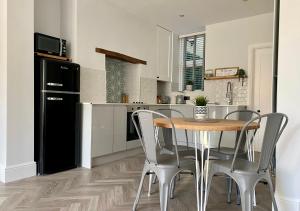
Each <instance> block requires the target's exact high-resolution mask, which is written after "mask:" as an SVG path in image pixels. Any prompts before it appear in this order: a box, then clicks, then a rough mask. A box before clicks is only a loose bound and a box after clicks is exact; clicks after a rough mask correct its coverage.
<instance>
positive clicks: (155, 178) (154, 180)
mask: <svg viewBox="0 0 300 211" xmlns="http://www.w3.org/2000/svg"><path fill="white" fill-rule="evenodd" d="M156 181H157V176H156V174H154V176H153V179H152V184H155V183H156Z"/></svg>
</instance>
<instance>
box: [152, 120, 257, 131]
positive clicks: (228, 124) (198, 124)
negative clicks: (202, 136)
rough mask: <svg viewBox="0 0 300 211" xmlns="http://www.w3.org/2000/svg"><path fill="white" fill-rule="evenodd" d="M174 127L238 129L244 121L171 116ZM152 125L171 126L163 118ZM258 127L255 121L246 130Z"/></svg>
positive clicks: (215, 129) (213, 129)
mask: <svg viewBox="0 0 300 211" xmlns="http://www.w3.org/2000/svg"><path fill="white" fill-rule="evenodd" d="M171 120H172V122H173V124H174V126H175V128H177V129H187V130H199V131H239V130H242V128H243V126H244V124H245V123H246V122H245V121H240V120H229V119H200V120H198V119H193V118H171ZM154 125H155V126H158V127H163V128H172V125H171V123H170V121H168V120H167V119H165V118H157V119H154ZM257 128H259V125H258V124H257V123H251V124H250V125H249V127H248V128H247V129H248V130H253V129H257Z"/></svg>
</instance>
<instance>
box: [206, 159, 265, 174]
mask: <svg viewBox="0 0 300 211" xmlns="http://www.w3.org/2000/svg"><path fill="white" fill-rule="evenodd" d="M231 164H232V160H212V161H211V165H212V167H213V168H215V170H217V171H216V172H224V173H226V174H230V170H231ZM258 165H259V164H258V163H257V162H250V161H248V160H245V159H239V158H237V159H236V161H235V166H234V172H236V173H238V174H257V170H258Z"/></svg>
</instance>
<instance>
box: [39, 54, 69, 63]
mask: <svg viewBox="0 0 300 211" xmlns="http://www.w3.org/2000/svg"><path fill="white" fill-rule="evenodd" d="M34 54H35V55H36V56H41V57H46V58H50V59H58V60H62V61H72V59H70V58H68V57H62V56H54V55H50V54H46V53H38V52H35V53H34Z"/></svg>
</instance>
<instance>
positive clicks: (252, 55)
mask: <svg viewBox="0 0 300 211" xmlns="http://www.w3.org/2000/svg"><path fill="white" fill-rule="evenodd" d="M249 79H250V80H249V82H250V84H249V105H250V109H252V110H255V111H257V112H259V113H260V114H267V113H271V112H272V105H273V46H272V44H271V43H266V44H259V45H254V46H250V47H249ZM262 127H264V123H262ZM257 138H258V140H257V141H256V142H254V143H255V146H254V147H255V150H257V151H260V149H261V143H262V138H263V137H262V135H261V134H260V133H258V134H257Z"/></svg>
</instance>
